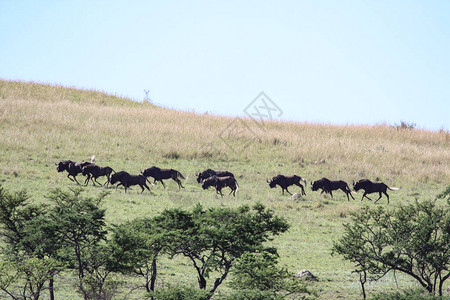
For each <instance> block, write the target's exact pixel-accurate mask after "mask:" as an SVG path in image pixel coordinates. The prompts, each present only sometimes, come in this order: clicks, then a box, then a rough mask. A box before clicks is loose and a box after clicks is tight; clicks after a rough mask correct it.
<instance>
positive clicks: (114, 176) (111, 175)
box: [56, 160, 398, 203]
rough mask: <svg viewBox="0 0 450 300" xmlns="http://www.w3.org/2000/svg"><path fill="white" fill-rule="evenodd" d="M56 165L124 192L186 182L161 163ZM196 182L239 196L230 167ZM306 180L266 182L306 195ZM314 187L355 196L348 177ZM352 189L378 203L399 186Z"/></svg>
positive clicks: (368, 185)
mask: <svg viewBox="0 0 450 300" xmlns="http://www.w3.org/2000/svg"><path fill="white" fill-rule="evenodd" d="M56 165H57V168H56V170H57V171H58V172H63V171H67V173H68V175H67V178H69V179H70V180H72V181H74V182H76V183H77V184H80V183H79V182H78V180H77V178H76V176H77V175H78V174H80V173H81V174H82V175H84V176H86V179H85V181H84V184H85V185H88V183H89V181H91V182H92V184H93V185H94V186H95V185H96V184H98V185H99V186H102V184H101V183H100V182H98V181H97V179H98V178H99V177H102V176H106V182H105V183H103V186H105V185H106V186H108V184H111V185H115V184H117V185H116V190H117V187H119V186H120V185H122V186H123V187H124V189H125V192H126V191H127V189H128V188H130V189H131V186H134V185H139V186H140V188H141V193H142V192H144V191H145V189H147V190H148V191H149V192H150V193H152V192H151V191H150V188H149V186H148V185H147V182H148V183H149V184H150V185H154V184H155V183H156V182H157V181H159V182H161V184H162V185H163V187H164V188H166V185H165V184H164V182H163V180H165V179H172V180H174V181H175V182H176V183H177V184H178V190H180V189H182V188H184V186H183V184H182V183H181V180H180V178H181V179H185V177H184V176H183V175H182V174H181V173H180V172H179V171H177V170H174V169H161V168H158V167H155V166H153V167H150V168H148V169H145V170H144V171H141V174H138V175H132V174H130V173H128V172H126V171H120V172H116V171H114V170H113V169H112V168H111V167H108V166H106V167H100V166H97V165H96V164H95V163H94V162H93V161H92V162H73V161H71V160H65V161H61V162H59V163H58V164H56ZM196 176H197V182H198V183H200V184H202V188H203V189H208V188H209V187H214V188H215V189H216V193H217V194H220V195H221V196H223V194H222V189H223V188H225V187H228V188H230V190H231V191H230V193H229V195H231V194H233V196H236V191H237V190H238V189H239V184H238V182H237V180H236V178H235V176H234V174H233V173H231V172H228V171H214V170H212V169H207V170H205V171H203V172H200V173H197V174H196ZM148 177H152V178H153V183H151V182H150V181H149V180H148ZM301 182H303V183H304V184H305V187H306V180H305V179H304V178H302V177H300V176H298V175H290V176H286V175H281V174H279V175H276V176H274V177H272V178H271V179H267V183H268V184H269V187H270V188H274V187H276V186H277V185H278V186H280V187H281V192H282V194H283V195H284V191H286V192H288V193H289V194H290V195H292V194H291V192H289V190H288V187H290V186H292V185H296V186H298V187H300V189H301V194H302V195H306V193H305V189H304V187H303V185H302V184H301ZM311 189H312V190H313V191H318V190H319V189H320V190H321V192H320V194H323V193H325V194H330V196H331V198H333V191H336V190H341V191H343V192H344V193H345V194H346V196H347V200H348V201H350V197H351V198H352V199H355V198H353V195H352V190H351V189H350V187H349V186H348V184H347V183H346V182H345V181H342V180H337V181H332V180H329V179H327V178H322V179H319V180H316V181H314V182H311ZM353 189H354V190H355V191H356V192H357V191H359V190H364V194H363V196H362V198H361V201H362V200H363V199H364V197H366V198H367V199H369V200H372V199H370V198H369V197H368V196H367V194H372V193H378V194H379V197H378V199H377V200H375V203H376V202H377V201H378V200H380V198H381V197H382V194H385V195H386V197H387V201H388V203H389V195H388V194H387V190H388V189H389V190H392V191H394V190H397V189H398V188H393V187H389V186H387V185H386V184H384V183H382V182H372V181H370V180H368V179H361V180H359V181H358V182H355V181H353Z"/></svg>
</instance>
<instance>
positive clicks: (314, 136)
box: [0, 81, 450, 299]
mask: <svg viewBox="0 0 450 300" xmlns="http://www.w3.org/2000/svg"><path fill="white" fill-rule="evenodd" d="M449 146H450V133H449V132H446V131H440V132H432V131H426V130H411V129H401V128H397V127H391V126H387V125H379V126H333V125H321V124H308V123H294V122H266V123H264V124H256V123H255V122H254V121H253V120H250V119H232V118H225V117H218V116H211V115H207V114H203V115H199V114H194V113H189V112H180V111H174V110H169V109H164V108H160V107H156V106H154V105H151V104H149V103H137V102H134V101H131V100H128V99H123V98H119V97H115V96H111V95H106V94H104V93H101V92H96V91H83V90H77V89H73V88H66V87H60V86H51V85H43V84H37V83H23V82H12V81H0V153H1V158H0V183H1V184H2V185H3V186H4V187H5V188H7V189H9V190H12V191H17V190H21V189H25V190H27V191H28V192H29V193H30V194H31V195H33V199H35V201H46V198H45V195H47V194H48V191H49V190H50V189H52V188H56V187H58V188H73V187H75V186H76V185H75V184H74V183H72V182H71V181H70V180H68V179H67V178H66V173H64V174H63V173H57V172H56V166H55V163H57V162H58V161H61V160H66V159H71V160H74V161H84V160H89V159H90V157H91V156H92V155H93V154H95V155H96V162H97V164H99V165H108V166H111V167H112V168H113V169H115V170H116V171H120V170H126V171H128V172H130V173H136V174H137V173H139V172H140V170H143V169H144V168H148V167H150V166H152V165H156V166H159V167H170V168H174V169H177V170H179V171H180V172H181V173H182V174H183V175H184V176H185V177H186V180H185V183H184V185H185V186H186V188H185V189H184V190H182V191H178V187H177V185H176V183H175V182H173V181H170V182H169V181H167V186H168V187H167V189H166V190H164V189H163V188H162V186H161V185H156V186H154V187H153V188H152V191H153V192H154V193H155V194H156V195H150V194H148V192H147V193H144V194H138V193H137V190H139V189H134V190H133V191H131V192H130V193H128V194H124V192H123V190H118V191H114V190H112V189H111V195H109V196H108V197H107V199H106V201H105V203H104V207H105V208H106V209H107V213H106V214H107V219H108V222H110V223H115V224H118V223H122V222H124V221H126V220H130V219H133V218H135V217H139V216H153V215H155V214H157V213H158V212H160V211H162V210H163V209H165V208H171V207H180V208H185V209H186V208H192V207H193V206H194V205H195V204H196V203H201V204H202V205H203V206H204V207H210V206H226V207H237V206H241V205H243V204H253V203H256V202H261V203H263V204H264V205H266V206H267V207H269V208H271V209H273V210H275V211H276V212H277V214H278V215H281V216H283V217H285V218H286V219H287V220H288V221H289V223H290V224H291V229H290V230H289V232H288V233H286V234H284V235H282V236H280V237H278V238H277V239H276V240H275V241H274V243H275V245H276V246H277V247H278V249H279V252H280V255H281V263H282V264H284V265H286V266H287V267H288V268H289V269H290V270H293V271H300V270H303V269H308V270H310V271H311V272H312V273H314V274H315V275H316V276H318V277H319V279H320V282H319V283H315V284H314V285H313V286H312V287H313V289H315V290H317V291H318V294H319V297H320V298H323V299H329V298H343V297H347V298H348V297H350V298H355V297H358V296H359V294H360V291H359V285H358V284H357V278H356V275H354V274H352V273H351V270H352V267H351V265H350V264H347V263H346V262H343V261H342V259H341V258H340V257H332V256H331V255H330V248H331V245H332V242H333V240H335V239H337V237H339V236H340V234H341V232H342V229H343V227H342V224H343V223H345V222H346V221H347V220H348V213H349V212H350V211H354V210H357V209H358V208H359V207H361V206H362V205H374V204H373V203H368V201H367V200H365V201H364V202H360V201H359V199H360V198H361V196H362V195H361V193H360V194H355V198H356V199H357V200H356V201H350V202H348V201H347V200H346V197H345V195H344V194H343V193H341V192H336V193H335V194H334V195H335V197H334V199H331V198H330V197H329V196H323V195H319V193H315V192H312V191H311V189H310V187H309V182H310V181H311V180H317V179H320V178H322V177H328V178H330V179H342V180H345V181H347V182H348V183H351V182H352V180H357V179H361V178H369V179H372V180H380V181H383V182H385V183H386V184H388V185H389V186H395V187H399V188H400V189H399V190H398V191H395V192H394V191H393V192H390V195H391V204H390V206H392V207H395V206H396V205H398V204H400V203H406V202H410V201H414V200H415V199H419V200H425V199H434V198H435V196H436V194H438V193H439V192H441V191H442V190H443V189H444V188H445V187H446V186H447V185H448V184H449V182H450V147H449ZM206 168H213V169H219V170H229V171H232V172H233V173H234V174H235V175H237V179H238V182H239V184H240V190H239V192H238V194H237V197H236V198H234V197H227V196H225V197H223V198H219V197H217V196H215V193H214V192H213V191H212V190H207V191H203V190H202V189H201V187H200V185H199V184H197V182H196V180H195V179H196V176H195V173H196V172H198V171H201V170H204V169H206ZM279 173H281V174H297V175H300V176H302V177H304V178H306V179H307V180H308V187H307V189H306V193H307V196H304V197H302V198H300V199H293V198H290V197H289V196H282V195H281V191H280V189H279V188H277V189H270V188H269V186H268V184H267V183H266V179H267V178H269V177H272V176H275V175H276V174H279ZM85 189H86V193H92V194H98V193H100V191H101V190H102V188H99V187H93V186H91V185H90V186H88V187H86V188H85ZM290 190H291V191H292V192H298V188H291V189H290ZM377 205H386V199H385V198H383V199H381V200H380V201H379V202H378V204H377ZM179 265H180V266H182V265H183V262H179ZM160 276H162V278H166V280H165V281H164V282H166V283H167V282H170V281H171V280H176V281H178V282H180V283H187V284H191V283H192V284H195V278H192V277H188V276H186V274H184V273H183V272H182V267H168V268H167V269H163V270H161V275H160ZM397 279H398V284H399V286H400V287H401V288H404V287H409V286H410V285H411V284H412V283H411V282H409V281H407V280H406V278H402V277H401V276H399V275H397ZM164 282H163V283H164ZM160 284H162V283H160ZM395 286H396V283H395V280H394V279H393V276H387V277H386V278H385V279H384V280H383V281H381V282H378V283H374V284H371V285H369V286H368V291H369V293H371V292H374V291H380V290H389V289H393V288H395ZM222 288H223V289H226V285H225V286H224V287H222ZM59 293H60V295H61V294H63V295H64V293H69V295H70V292H69V291H65V290H62V291H59ZM57 294H58V291H57ZM68 297H69V296H68ZM136 298H139V296H136Z"/></svg>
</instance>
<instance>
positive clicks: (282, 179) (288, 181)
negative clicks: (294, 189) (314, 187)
mask: <svg viewBox="0 0 450 300" xmlns="http://www.w3.org/2000/svg"><path fill="white" fill-rule="evenodd" d="M300 181H303V182H304V183H305V186H306V180H305V179H303V178H301V177H300V176H297V175H291V176H285V175H281V174H278V175H277V176H275V177H273V178H272V179H270V181H269V180H267V183H268V184H269V186H270V188H272V189H273V188H274V187H276V186H277V185H279V186H280V187H281V191H282V194H283V195H284V190H286V192H288V193H289V195H292V194H291V192H289V190H288V187H289V186H291V185H294V184H295V185H297V186H299V187H300V188H301V189H302V195H306V193H305V189H304V188H303V185H302V184H301V183H300Z"/></svg>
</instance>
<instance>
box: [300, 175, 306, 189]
mask: <svg viewBox="0 0 450 300" xmlns="http://www.w3.org/2000/svg"><path fill="white" fill-rule="evenodd" d="M300 181H303V183H304V184H305V187H306V179H305V178H302V177H300Z"/></svg>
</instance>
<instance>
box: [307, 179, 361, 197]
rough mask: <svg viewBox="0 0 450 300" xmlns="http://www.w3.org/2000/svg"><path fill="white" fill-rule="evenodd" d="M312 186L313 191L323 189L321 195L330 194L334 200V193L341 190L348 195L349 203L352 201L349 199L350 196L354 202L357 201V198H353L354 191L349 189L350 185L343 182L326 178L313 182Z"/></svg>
mask: <svg viewBox="0 0 450 300" xmlns="http://www.w3.org/2000/svg"><path fill="white" fill-rule="evenodd" d="M311 186H312V187H311V189H312V190H313V191H317V190H318V189H322V191H321V192H320V194H322V193H323V192H325V193H329V194H330V195H331V198H333V191H335V190H341V191H343V192H344V193H345V194H346V195H347V201H350V198H349V197H348V196H349V195H350V197H352V199H353V200H355V198H353V195H352V191H351V190H350V188H349V187H348V184H347V183H346V182H345V181H342V180H335V181H333V180H329V179H327V178H325V177H324V178H322V179H319V180H316V181H314V182H311Z"/></svg>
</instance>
